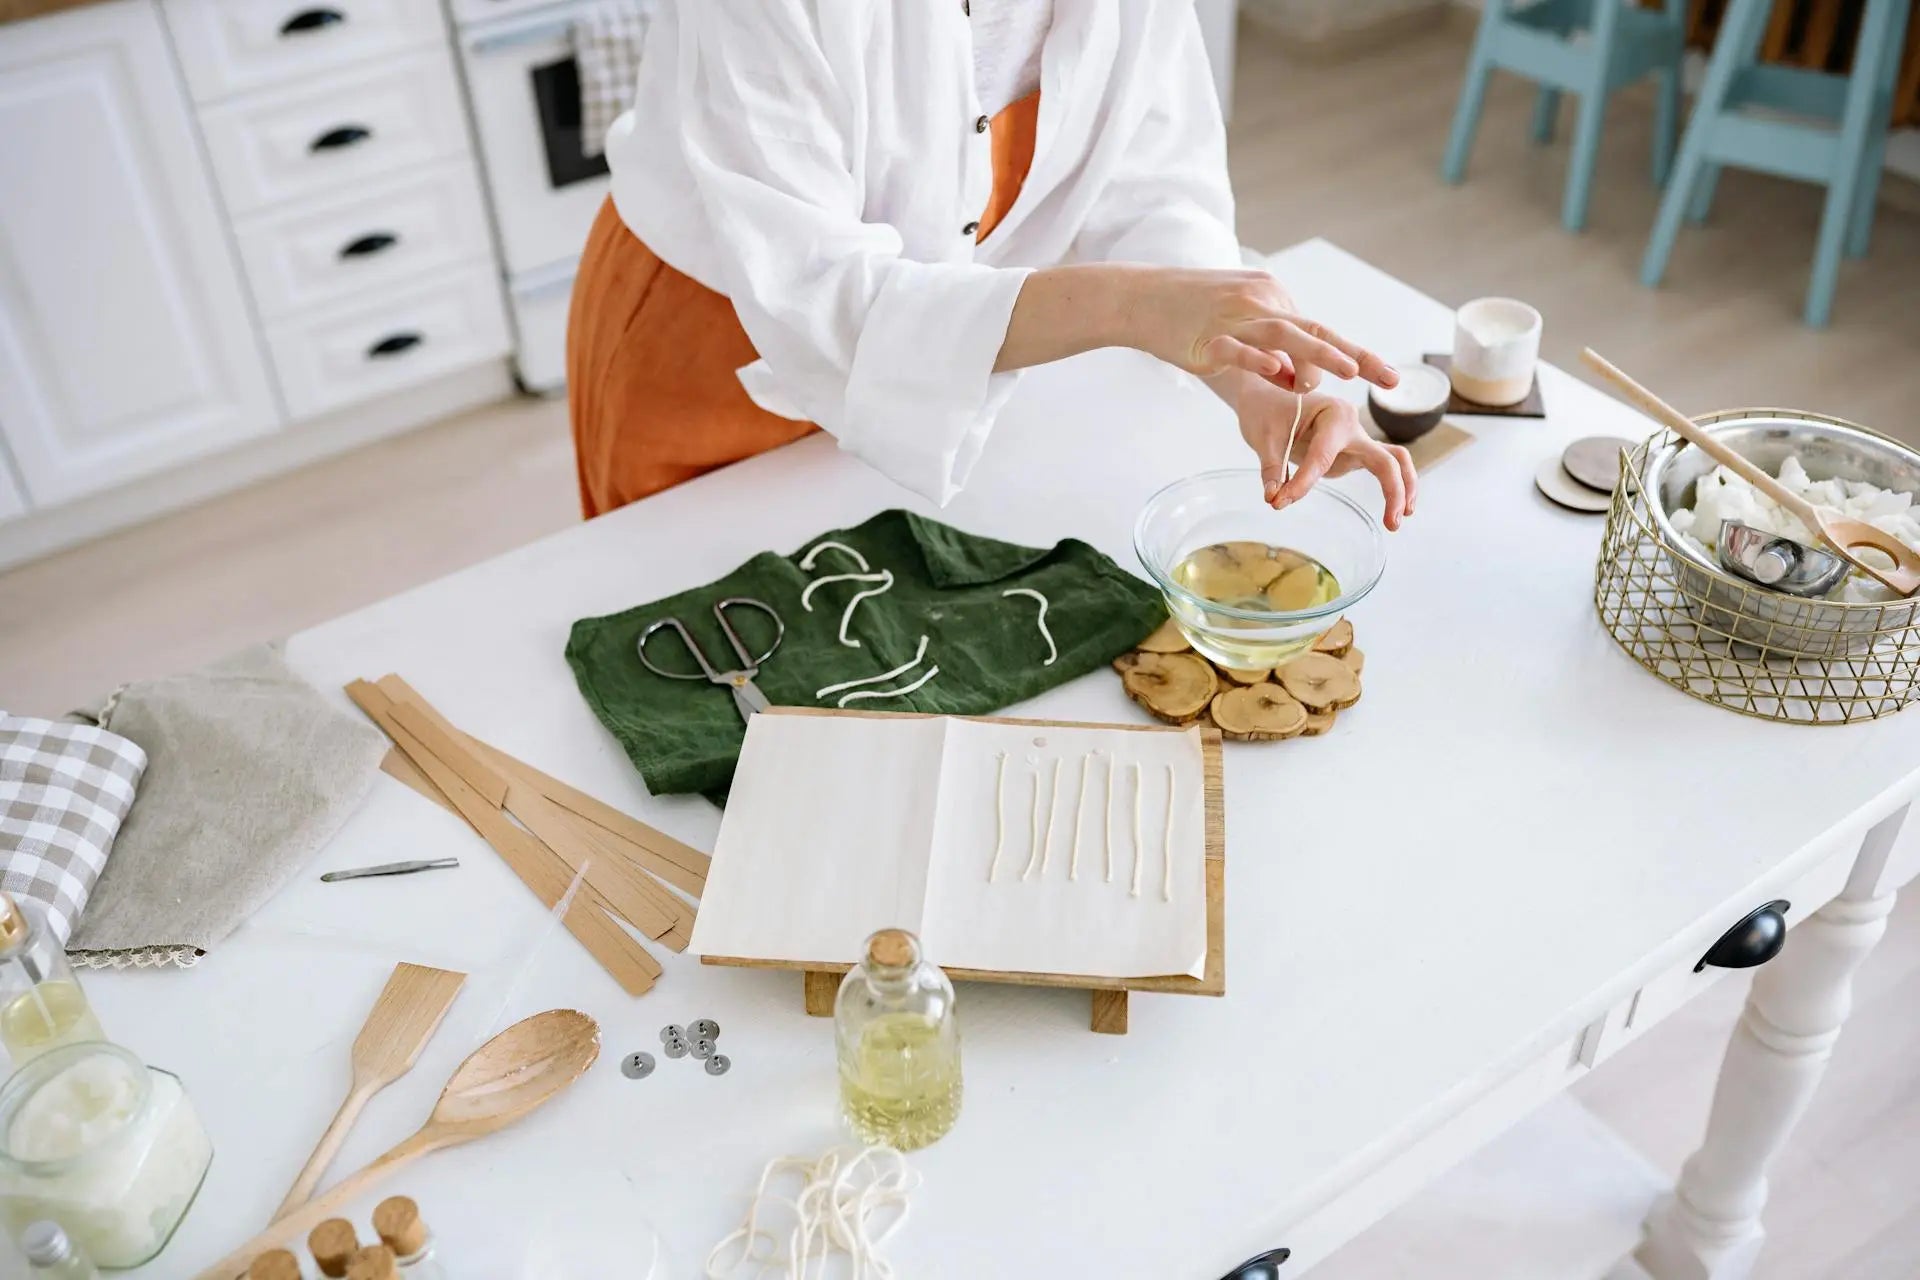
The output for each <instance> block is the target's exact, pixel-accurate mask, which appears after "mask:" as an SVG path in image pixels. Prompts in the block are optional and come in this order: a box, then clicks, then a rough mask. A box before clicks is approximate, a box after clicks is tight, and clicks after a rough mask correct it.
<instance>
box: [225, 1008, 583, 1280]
mask: <svg viewBox="0 0 1920 1280" xmlns="http://www.w3.org/2000/svg"><path fill="white" fill-rule="evenodd" d="M599 1056H600V1026H599V1024H598V1023H596V1022H595V1021H594V1020H593V1019H592V1018H589V1017H588V1016H587V1015H586V1014H584V1013H578V1012H575V1011H574V1010H572V1009H549V1010H547V1011H546V1012H545V1013H536V1014H534V1015H533V1016H532V1017H531V1018H526V1019H523V1020H521V1021H519V1022H516V1023H514V1024H513V1025H512V1026H510V1027H508V1028H507V1029H506V1030H505V1031H502V1032H501V1033H500V1034H499V1035H497V1036H495V1037H494V1038H493V1039H491V1040H489V1041H487V1042H486V1043H485V1044H483V1045H481V1046H480V1047H479V1048H478V1049H475V1050H474V1051H473V1052H472V1053H471V1054H468V1055H467V1060H466V1061H465V1062H462V1063H461V1064H460V1066H459V1068H458V1069H457V1070H455V1071H454V1073H453V1078H452V1079H450V1080H448V1081H447V1087H446V1088H445V1089H443V1090H442V1091H441V1093H440V1101H439V1102H437V1103H435V1104H434V1108H433V1114H432V1115H430V1116H428V1117H427V1122H426V1123H425V1124H423V1125H421V1126H420V1128H419V1130H418V1131H417V1132H416V1133H415V1134H414V1135H413V1136H412V1137H411V1138H408V1139H406V1140H405V1141H404V1142H402V1143H400V1145H399V1146H397V1147H395V1148H393V1150H391V1151H389V1152H387V1153H386V1154H385V1155H383V1156H381V1157H380V1158H379V1159H378V1160H375V1161H374V1162H373V1163H372V1164H370V1165H368V1166H367V1167H366V1168H364V1169H361V1170H360V1171H359V1172H357V1173H352V1174H349V1175H347V1176H346V1177H344V1178H342V1179H341V1180H340V1181H339V1183H338V1184H336V1185H335V1186H332V1187H329V1188H328V1189H327V1190H326V1191H325V1192H324V1193H322V1194H321V1195H320V1197H319V1198H318V1199H316V1200H313V1201H311V1202H309V1203H307V1204H305V1205H302V1206H301V1207H300V1208H298V1209H295V1210H294V1211H293V1212H292V1213H289V1214H288V1215H287V1216H285V1217H284V1218H279V1219H277V1220H275V1222H274V1224H273V1225H272V1226H270V1227H268V1228H267V1229H266V1230H265V1231H262V1232H261V1233H260V1234H259V1235H257V1236H255V1237H254V1238H253V1239H251V1240H249V1241H247V1242H246V1243H245V1244H244V1245H241V1246H240V1247H239V1248H238V1249H236V1250H234V1251H233V1252H232V1253H230V1254H228V1255H227V1256H226V1257H224V1258H222V1259H221V1260H220V1261H218V1262H216V1263H214V1264H213V1265H212V1266H210V1267H206V1268H204V1269H202V1270H201V1271H199V1272H197V1273H196V1274H195V1277H194V1280H239V1277H240V1276H241V1275H243V1274H244V1273H245V1272H246V1270H247V1266H248V1264H249V1263H251V1262H252V1261H253V1260H254V1259H255V1258H256V1257H258V1256H259V1255H260V1254H262V1253H264V1252H266V1251H267V1250H268V1249H275V1248H279V1247H281V1246H283V1245H285V1244H286V1243H287V1242H288V1241H290V1240H295V1239H299V1238H301V1237H304V1236H305V1235H306V1234H307V1232H309V1231H311V1230H313V1228H315V1227H317V1226H319V1225H320V1223H322V1222H324V1221H325V1220H326V1219H328V1218H331V1217H334V1216H336V1215H337V1214H338V1213H339V1212H340V1209H341V1207H342V1206H343V1205H346V1204H350V1203H351V1202H353V1201H354V1200H356V1199H358V1198H359V1197H361V1196H363V1195H365V1194H366V1193H367V1191H368V1190H369V1189H371V1188H372V1187H373V1186H374V1185H375V1184H377V1183H378V1182H380V1181H381V1180H382V1179H384V1178H388V1177H391V1176H392V1175H393V1174H394V1173H396V1172H398V1171H399V1170H401V1169H403V1168H405V1167H406V1166H407V1165H409V1164H412V1163H413V1162H414V1161H415V1160H418V1159H419V1158H420V1157H421V1156H424V1155H429V1154H431V1153H433V1152H435V1151H439V1150H441V1149H442V1148H445V1147H451V1146H457V1145H458V1144H460V1143H463V1142H472V1141H473V1140H474V1139H476V1138H484V1137H486V1136H487V1135H488V1134H490V1133H495V1132H497V1131H499V1130H501V1129H504V1128H506V1127H507V1126H508V1125H510V1124H512V1123H514V1121H516V1120H518V1119H520V1118H521V1117H522V1116H524V1115H526V1114H527V1113H528V1112H530V1111H532V1110H534V1109H535V1108H537V1107H539V1106H541V1105H543V1104H544V1103H546V1102H549V1101H551V1100H552V1099H553V1098H555V1097H557V1096H558V1095H559V1094H561V1093H562V1092H564V1091H565V1090H566V1088H567V1086H569V1085H571V1084H572V1083H573V1082H574V1081H575V1080H578V1079H579V1078H580V1077H581V1076H582V1075H584V1074H585V1073H586V1070H587V1068H588V1067H591V1066H592V1065H593V1063H594V1060H595V1059H596V1058H598V1057H599Z"/></svg>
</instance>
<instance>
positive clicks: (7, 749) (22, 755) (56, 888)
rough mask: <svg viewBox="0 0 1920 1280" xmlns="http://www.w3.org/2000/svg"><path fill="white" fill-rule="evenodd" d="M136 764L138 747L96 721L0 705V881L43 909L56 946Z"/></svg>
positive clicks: (105, 843) (122, 809)
mask: <svg viewBox="0 0 1920 1280" xmlns="http://www.w3.org/2000/svg"><path fill="white" fill-rule="evenodd" d="M146 767H147V753H146V752H144V751H142V750H141V749H140V748H139V746H137V745H136V744H134V743H132V742H129V741H128V740H127V739H125V738H123V737H121V736H120V735H118V734H115V733H108V732H107V731H106V730H105V729H102V728H99V727H98V726H95V725H90V724H69V723H64V722H62V721H58V720H39V719H35V718H34V717H31V716H10V715H8V714H7V713H6V712H4V711H0V889H4V890H6V891H7V892H8V893H10V894H13V895H15V896H17V897H22V896H23V897H28V898H32V899H34V900H35V901H37V902H38V903H40V905H41V906H43V907H45V908H46V909H47V923H48V926H49V927H50V928H51V929H52V930H53V932H54V936H55V937H56V938H58V939H59V940H60V942H61V943H63V944H64V943H65V942H66V940H67V937H68V935H69V934H71V933H72V932H73V924H74V921H76V920H78V919H79V918H80V913H81V912H82V911H83V910H85V909H86V905H87V898H88V896H89V895H91V894H92V892H93V886H94V884H95V883H96V882H97V881H98V880H99V879H100V873H101V872H102V871H104V870H106V866H107V854H108V851H109V850H110V849H111V848H112V846H113V838H114V836H115V835H116V834H118V833H119V830H120V824H121V823H122V822H123V821H124V820H125V818H126V816H127V810H128V809H130V808H132V807H133V797H134V789H135V788H136V787H138V786H139V785H140V775H141V773H142V772H143V771H144V770H145V769H146Z"/></svg>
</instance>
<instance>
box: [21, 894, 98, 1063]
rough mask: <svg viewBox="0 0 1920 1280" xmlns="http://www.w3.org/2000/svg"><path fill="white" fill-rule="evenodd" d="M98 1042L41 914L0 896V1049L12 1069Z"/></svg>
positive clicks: (27, 902)
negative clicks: (64, 1049)
mask: <svg viewBox="0 0 1920 1280" xmlns="http://www.w3.org/2000/svg"><path fill="white" fill-rule="evenodd" d="M104 1039H106V1036H105V1035H104V1034H102V1033H101V1030H100V1020H99V1019H98V1018H96V1017H95V1016H94V1013H93V1007H92V1006H91V1005H89V1004H88V1003H87V996H86V993H85V992H84V991H82V990H81V989H80V980H79V979H78V978H76V977H74V974H73V968H72V966H70V965H69V964H68V963H67V953H66V950H65V948H63V947H62V946H61V945H60V940H59V938H58V937H56V936H55V935H54V932H53V929H52V927H51V925H49V923H48V921H47V912H46V908H45V907H42V906H41V905H40V904H39V903H38V902H35V901H34V900H33V899H31V898H25V897H23V898H18V899H16V898H14V897H13V896H11V895H10V894H5V893H0V1045H4V1046H5V1047H6V1050H7V1053H8V1054H9V1055H11V1056H12V1058H13V1065H14V1066H15V1067H16V1068H18V1067H22V1066H25V1065H26V1064H27V1063H28V1062H30V1061H32V1060H33V1059H35V1058H37V1057H39V1056H40V1055H41V1054H43V1053H46V1052H48V1051H50V1050H53V1049H59V1048H62V1047H63V1046H66V1045H70V1044H82V1043H84V1042H86V1041H89V1040H104Z"/></svg>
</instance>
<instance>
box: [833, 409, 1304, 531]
mask: <svg viewBox="0 0 1920 1280" xmlns="http://www.w3.org/2000/svg"><path fill="white" fill-rule="evenodd" d="M1306 407H1307V397H1306V394H1305V393H1304V392H1299V391H1296V392H1294V395H1293V425H1292V426H1290V427H1288V428H1287V448H1286V451H1285V452H1284V453H1282V454H1281V455H1280V483H1281V484H1285V483H1286V482H1287V481H1289V480H1291V479H1292V478H1293V470H1294V468H1293V437H1294V433H1295V432H1297V431H1299V430H1300V413H1301V411H1302V410H1303V409H1305V408H1306ZM802 567H803V568H804V567H805V566H804V565H803V566H802ZM861 567H862V568H865V567H866V566H865V564H864V562H863V563H862V565H861Z"/></svg>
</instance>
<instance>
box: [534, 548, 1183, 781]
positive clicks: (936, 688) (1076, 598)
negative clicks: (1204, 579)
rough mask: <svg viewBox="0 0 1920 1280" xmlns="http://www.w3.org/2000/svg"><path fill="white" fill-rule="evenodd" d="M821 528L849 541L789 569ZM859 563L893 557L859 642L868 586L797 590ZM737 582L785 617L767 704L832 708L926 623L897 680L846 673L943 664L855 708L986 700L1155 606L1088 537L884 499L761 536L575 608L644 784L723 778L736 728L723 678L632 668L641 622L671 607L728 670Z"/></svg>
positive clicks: (1141, 634) (748, 634)
mask: <svg viewBox="0 0 1920 1280" xmlns="http://www.w3.org/2000/svg"><path fill="white" fill-rule="evenodd" d="M823 542H834V543H839V544H841V547H842V548H846V549H845V550H842V549H840V548H824V549H821V550H819V551H818V552H817V553H816V555H815V557H814V561H813V565H812V567H811V568H810V569H803V568H801V563H802V561H803V560H805V559H806V557H807V553H808V552H810V551H813V550H814V549H815V548H818V547H819V544H821V543H823ZM862 561H864V562H865V563H866V564H867V565H868V567H869V569H870V570H871V571H872V572H874V573H879V572H880V571H881V570H886V571H888V572H890V573H891V574H892V575H893V585H892V586H891V587H890V588H888V589H887V590H886V591H885V592H883V593H881V594H879V595H874V596H870V597H868V598H867V599H865V600H863V601H861V602H860V604H859V605H858V606H857V607H856V608H855V610H854V613H853V617H852V619H851V621H850V623H849V625H848V631H847V634H848V637H849V638H850V639H855V640H858V641H859V642H860V643H859V647H857V648H855V647H850V646H848V645H845V644H842V643H841V641H840V634H839V633H840V625H841V619H842V616H843V614H844V613H845V610H846V606H847V602H848V601H849V600H850V599H851V598H852V596H853V594H854V593H855V592H858V591H863V590H867V589H869V588H870V587H871V586H873V585H877V584H872V583H866V582H855V581H845V582H837V583H828V584H824V585H822V586H820V587H818V588H816V589H815V590H814V592H813V595H812V598H811V604H812V608H811V610H809V609H808V608H806V607H804V606H803V605H802V604H801V594H802V592H804V591H806V590H807V588H808V586H809V584H810V583H812V582H813V581H814V580H816V579H818V578H822V577H827V576H831V575H835V574H843V573H849V572H854V571H858V569H859V567H860V562H862ZM1009 591H1014V592H1019V593H1038V596H1040V597H1043V598H1044V600H1045V602H1046V606H1047V607H1046V630H1045V632H1043V631H1042V629H1041V627H1040V625H1039V620H1040V604H1041V600H1040V599H1037V598H1036V597H1035V595H1034V594H1014V595H1009V594H1008V592H1009ZM736 596H746V597H751V598H753V599H756V600H761V601H764V602H766V603H767V604H768V605H770V606H772V607H773V609H774V610H776V611H777V612H778V613H779V615H780V617H781V619H782V620H783V621H784V622H785V624H786V637H785V639H784V640H783V641H782V642H781V644H780V648H779V649H778V650H777V651H776V652H775V653H774V654H773V656H772V657H771V658H769V659H768V660H767V661H766V663H765V665H763V666H762V667H761V669H760V674H759V676H757V677H756V678H755V680H754V683H755V684H756V685H758V686H759V688H760V691H761V692H762V693H764V694H766V695H767V699H768V700H769V701H770V702H772V703H774V704H775V705H776V706H793V707H812V706H822V707H831V706H835V705H836V704H837V702H838V700H839V699H840V698H841V697H844V696H845V694H846V693H847V692H851V691H841V692H838V693H823V692H822V691H823V690H826V689H829V688H831V687H832V686H833V685H836V684H839V683H841V682H843V681H847V680H855V679H860V678H864V677H870V676H876V675H880V674H882V673H884V672H888V671H891V670H893V669H894V668H896V667H900V666H902V665H904V664H907V663H909V662H911V661H912V659H913V657H914V655H915V653H916V652H918V650H919V646H920V639H921V637H922V636H925V637H926V638H927V651H926V656H925V658H924V660H923V661H922V662H920V663H919V664H917V665H915V666H913V667H911V668H910V669H909V670H907V671H906V672H905V673H904V674H903V675H901V676H900V677H899V678H898V679H897V680H890V681H886V682H882V683H877V684H868V685H861V686H859V688H860V689H863V690H867V689H871V690H882V689H891V688H898V687H903V686H905V685H907V684H911V683H912V682H913V681H915V680H917V679H919V678H920V677H921V676H922V675H924V674H926V672H927V671H928V670H930V669H931V668H933V667H935V666H938V667H939V669H940V671H939V674H938V675H936V676H934V677H933V678H932V679H930V680H928V681H927V682H926V683H924V684H922V685H921V686H920V687H919V688H917V689H915V690H914V691H913V692H911V693H909V694H906V695H904V696H900V697H891V698H872V699H862V700H860V701H859V702H857V703H855V704H854V706H855V707H857V708H859V709H863V710H879V711H922V712H936V713H939V714H943V715H984V714H985V713H987V712H990V711H997V710H999V709H1000V708H1001V707H1004V706H1007V705H1008V704H1010V703H1014V702H1020V701H1023V700H1025V699H1027V698H1031V697H1035V696H1036V695H1038V694H1041V693H1044V692H1045V691H1046V690H1048V689H1051V688H1053V687H1054V686H1055V685H1060V684H1064V683H1066V682H1067V681H1069V680H1072V679H1074V678H1076V677H1078V676H1082V675H1085V674H1086V673H1087V672H1089V671H1093V670H1095V669H1097V668H1099V667H1102V666H1104V665H1106V664H1107V663H1109V662H1111V661H1113V659H1114V658H1116V657H1118V656H1119V655H1120V654H1122V653H1124V652H1126V651H1127V650H1128V649H1130V648H1132V647H1133V646H1134V645H1135V644H1137V643H1139V641H1140V640H1142V639H1143V638H1145V637H1146V635H1147V634H1148V633H1149V632H1151V631H1152V630H1153V629H1154V628H1155V627H1157V626H1159V625H1160V623H1161V622H1163V621H1165V619H1166V608H1165V605H1164V604H1163V603H1162V600H1161V597H1160V593H1159V591H1158V590H1157V589H1155V588H1154V587H1152V586H1150V585H1148V584H1147V583H1145V582H1142V581H1141V580H1140V579H1138V578H1136V577H1134V576H1133V575H1132V574H1130V573H1128V572H1126V571H1125V570H1123V569H1122V568H1121V567H1120V566H1119V565H1117V564H1115V563H1114V562H1113V561H1112V560H1111V559H1110V558H1108V557H1107V556H1106V555H1103V554H1102V553H1101V552H1099V551H1097V550H1095V549H1094V548H1093V547H1090V546H1088V545H1087V544H1086V543H1084V542H1080V541H1077V540H1074V539H1068V540H1067V541H1065V542H1062V543H1060V544H1058V545H1057V546H1054V547H1051V548H1041V547H1023V546H1018V545H1016V544H1014V543H1010V542H1001V541H999V540H998V539H994V538H983V537H979V536H977V535H975V534H970V533H965V532H962V531H961V530H959V529H955V528H954V527H953V526H951V525H947V524H942V523H941V522H939V521H937V520H931V519H928V518H927V517H925V516H921V515H916V514H914V513H912V512H909V511H898V510H896V511H883V512H881V513H880V514H879V515H876V516H874V517H873V518H872V519H870V520H868V521H866V522H865V523H863V524H860V525H856V526H855V527H853V528H851V529H836V530H831V531H829V532H827V533H823V534H821V535H820V536H819V537H817V538H814V539H811V540H809V541H808V542H807V544H806V545H805V546H803V547H801V548H800V549H799V550H798V551H796V552H794V553H793V554H792V555H787V556H782V555H776V554H774V553H772V552H763V553H761V554H760V555H757V556H755V557H753V559H751V560H749V561H747V562H746V563H745V564H743V565H741V566H740V567H739V568H738V569H735V570H734V571H733V572H732V573H730V574H728V575H727V576H726V577H724V578H721V579H720V580H719V581H717V582H712V583H708V584H707V585H706V586H704V587H696V588H695V589H693V590H691V591H684V592H681V593H680V594H679V595H675V596H669V597H668V598H667V599H665V600H657V601H655V602H653V603H652V604H645V605H640V606H639V607H637V608H633V609H628V610H626V611H625V612H624V613H616V614H612V615H610V616H608V617H604V618H586V619H582V620H581V621H579V622H576V623H574V624H573V632H572V635H571V636H570V637H569V639H568V641H567V662H568V663H569V664H570V665H571V666H572V667H573V674H574V679H575V680H576V681H577V682H578V684H579V686H580V692H581V694H582V695H583V696H584V697H585V698H586V700H587V705H588V706H590V707H592V708H593V713H594V715H596V716H597V717H599V719H600V723H601V724H603V725H605V726H606V727H607V730H608V732H610V733H612V734H613V736H614V737H615V738H616V739H618V740H619V742H620V745H621V746H622V747H623V748H624V749H625V750H626V753H627V757H628V759H630V760H632V761H633V765H634V767H635V768H636V769H638V770H639V771H640V775H641V777H642V778H644V779H645V780H646V784H647V789H648V790H649V791H651V792H653V793H654V794H655V795H664V794H668V793H672V792H685V791H697V792H700V793H702V794H705V795H708V796H710V797H716V798H717V797H718V796H719V795H721V794H722V793H724V791H725V790H726V788H727V786H728V784H729V783H730V781H731V780H732V777H733V767H734V763H735V761H736V760H737V759H738V758H739V754H740V744H741V741H742V740H743V739H744V737H745V734H746V729H745V726H744V725H743V724H742V723H741V720H740V716H739V713H738V712H737V711H735V710H734V704H733V699H732V697H731V696H729V694H728V691H727V690H726V689H725V688H723V687H721V686H718V685H713V684H709V683H707V682H706V681H704V680H669V679H666V678H664V677H661V676H657V675H654V674H653V673H652V672H650V671H648V670H647V669H646V668H645V667H643V666H641V665H640V660H639V657H638V653H637V649H636V646H637V644H638V642H639V638H640V633H641V632H642V631H643V630H645V628H646V627H647V625H648V624H649V623H652V622H653V621H655V620H656V619H660V618H668V617H673V618H678V619H679V620H680V622H681V623H682V625H684V626H685V627H686V628H687V630H688V631H689V632H691V633H692V634H693V636H694V638H695V639H696V640H697V641H698V642H699V644H700V647H701V648H702V649H703V650H704V651H705V652H706V655H707V657H708V658H709V659H710V660H711V661H712V662H713V663H714V664H715V665H716V666H717V667H718V668H719V669H720V670H731V669H732V668H733V667H735V666H737V665H738V663H737V660H736V658H735V656H734V653H733V650H732V649H731V648H729V647H728V645H727V641H726V637H725V635H724V634H723V633H722V632H721V630H720V627H719V624H718V623H717V622H716V621H715V620H714V616H713V606H714V603H715V602H716V601H718V600H722V599H726V598H728V597H736ZM727 616H728V618H729V620H731V621H732V622H733V624H734V627H735V629H736V630H737V631H739V632H740V633H741V639H742V640H743V641H744V642H745V643H746V645H747V647H748V650H749V652H750V653H752V654H757V653H759V652H761V651H762V650H763V649H765V647H766V645H767V643H768V642H769V641H770V640H771V639H772V638H773V623H772V622H771V621H770V620H768V619H767V618H766V617H765V616H764V615H761V614H759V613H757V612H756V611H754V610H750V609H740V608H735V609H730V610H729V611H728V615H727ZM1049 635H1050V636H1051V638H1052V644H1053V649H1054V651H1055V654H1056V656H1054V658H1053V660H1052V661H1051V662H1049V661H1048V657H1049V646H1048V639H1047V637H1048V636H1049ZM647 655H648V657H650V658H651V659H652V660H653V662H654V663H655V665H657V666H660V667H662V668H664V669H666V670H669V671H687V672H691V671H694V670H696V668H695V666H694V665H693V662H692V659H691V658H690V656H689V655H687V653H686V652H685V650H684V649H683V648H682V646H681V645H680V642H679V639H678V637H676V636H674V635H673V634H672V633H671V632H668V631H661V632H656V633H655V634H654V636H653V638H652V639H651V640H649V641H648V644H647ZM850 709H852V708H850Z"/></svg>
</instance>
